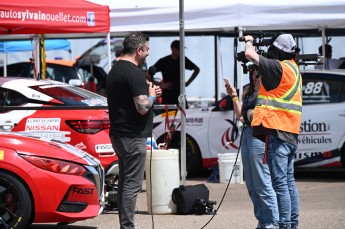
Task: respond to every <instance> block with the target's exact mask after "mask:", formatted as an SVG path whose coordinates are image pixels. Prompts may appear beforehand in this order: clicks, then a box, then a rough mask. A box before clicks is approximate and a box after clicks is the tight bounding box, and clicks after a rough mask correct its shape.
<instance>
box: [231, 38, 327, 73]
mask: <svg viewBox="0 0 345 229" xmlns="http://www.w3.org/2000/svg"><path fill="white" fill-rule="evenodd" d="M252 36H253V38H254V40H253V46H255V48H256V53H257V54H259V55H261V56H267V52H265V51H264V48H265V47H267V46H270V45H272V44H273V38H272V37H276V36H277V34H265V33H262V32H259V33H253V34H252ZM268 37H269V38H268ZM238 40H239V41H240V42H245V38H244V36H243V37H239V38H238ZM236 60H237V61H239V62H242V64H241V66H242V68H243V74H247V73H248V72H250V71H252V70H253V69H255V68H254V67H253V65H248V62H249V61H248V60H247V58H246V57H245V52H244V51H242V52H239V53H236ZM321 60H322V57H321V56H319V55H317V54H305V55H300V56H299V60H298V62H297V63H296V64H297V65H303V66H307V65H319V64H322V61H321Z"/></svg>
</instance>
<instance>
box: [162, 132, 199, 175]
mask: <svg viewBox="0 0 345 229" xmlns="http://www.w3.org/2000/svg"><path fill="white" fill-rule="evenodd" d="M157 142H158V143H162V142H164V136H163V138H159V139H158V140H157ZM168 148H169V149H179V158H181V150H180V149H181V133H180V132H175V133H174V135H173V136H172V139H171V142H170V144H169V145H168ZM179 164H180V171H181V160H179ZM186 170H187V177H188V178H191V177H197V176H200V175H201V172H202V158H201V152H200V149H199V146H198V144H197V143H196V142H195V140H194V139H193V138H192V137H190V136H189V135H186Z"/></svg>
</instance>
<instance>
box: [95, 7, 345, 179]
mask: <svg viewBox="0 0 345 229" xmlns="http://www.w3.org/2000/svg"><path fill="white" fill-rule="evenodd" d="M89 1H92V2H95V3H98V4H103V5H109V8H110V33H111V36H123V35H125V34H127V33H128V32H134V31H141V32H145V33H149V34H156V35H157V36H164V35H169V34H171V33H177V32H179V36H180V40H181V47H184V35H185V32H186V33H191V34H192V33H196V34H197V33H201V34H202V33H204V34H205V33H208V34H215V35H222V34H224V35H226V34H232V36H242V34H243V33H249V31H288V30H293V31H295V32H296V31H300V32H303V33H304V34H308V33H314V34H315V33H318V34H319V35H320V36H321V35H322V36H323V43H325V36H326V35H327V32H329V31H331V30H332V31H333V32H338V31H341V32H342V33H343V32H344V31H345V1H343V0H318V1H315V0H304V1H300V0H290V1H286V2H281V1H280V2H278V1H273V0H265V1H257V0H247V1H240V0H231V1H230V0H214V1H209V0H185V1H184V0H179V1H177V0H170V1H161V0H127V1H110V0H89ZM343 34H344V33H343ZM217 47H218V46H217ZM217 47H216V49H217V50H218V48H217ZM219 51H220V50H219ZM220 55H221V54H220V52H219V53H218V55H217V63H219V62H220ZM181 59H184V52H183V51H182V52H181ZM217 65H218V64H217ZM181 72H183V66H182V65H181ZM217 72H218V73H219V72H220V71H217ZM240 72H241V73H242V71H240ZM241 73H240V74H241ZM220 74H222V73H220ZM181 75H182V76H181V85H182V84H183V83H184V81H185V79H184V74H181ZM215 77H216V78H217V79H219V77H218V76H217V75H216V76H215ZM240 79H242V77H240ZM217 85H219V83H217ZM217 85H216V91H217ZM239 86H240V88H242V84H241V83H240V85H239ZM184 94H185V91H184V87H181V95H184ZM181 120H183V118H182V117H181ZM182 127H183V123H182ZM182 130H183V129H182ZM182 132H183V131H182ZM182 137H183V134H182V136H181V138H182ZM181 148H182V149H181V150H182V151H183V150H185V148H184V147H183V146H182V147H181ZM181 153H183V152H181ZM183 155H184V154H182V158H183ZM183 163H185V162H182V166H183ZM182 168H183V167H182ZM184 175H185V174H182V178H183V177H184Z"/></svg>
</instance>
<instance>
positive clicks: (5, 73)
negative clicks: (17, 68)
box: [4, 53, 8, 77]
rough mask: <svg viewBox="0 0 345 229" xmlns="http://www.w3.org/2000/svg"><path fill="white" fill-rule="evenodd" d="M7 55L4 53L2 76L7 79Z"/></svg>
mask: <svg viewBox="0 0 345 229" xmlns="http://www.w3.org/2000/svg"><path fill="white" fill-rule="evenodd" d="M7 61H8V59H7V53H4V76H5V77H7Z"/></svg>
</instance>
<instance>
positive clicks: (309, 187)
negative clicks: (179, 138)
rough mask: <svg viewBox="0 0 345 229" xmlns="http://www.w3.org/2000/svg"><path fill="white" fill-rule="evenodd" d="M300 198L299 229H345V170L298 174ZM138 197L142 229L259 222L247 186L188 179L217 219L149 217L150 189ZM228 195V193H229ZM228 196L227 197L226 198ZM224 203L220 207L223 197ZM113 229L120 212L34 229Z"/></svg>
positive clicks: (232, 228) (230, 227) (231, 227)
mask: <svg viewBox="0 0 345 229" xmlns="http://www.w3.org/2000/svg"><path fill="white" fill-rule="evenodd" d="M295 178H296V182H297V187H298V190H299V195H300V227H299V229H328V228H329V229H344V228H345V170H338V169H337V170H307V171H305V170H302V171H296V172H295ZM145 183H146V182H145V181H144V183H143V190H142V192H141V193H140V194H139V196H138V201H137V209H138V212H137V214H136V216H135V220H136V223H137V225H138V226H140V227H141V229H151V228H152V229H154V228H156V229H180V228H181V229H182V228H183V229H199V228H205V229H223V228H224V229H237V228H241V229H242V228H244V229H247V228H248V229H254V228H255V226H256V220H255V218H254V215H253V207H252V204H251V201H250V199H249V196H248V193H247V190H246V187H245V184H244V183H243V184H230V185H229V187H228V188H227V184H221V183H208V182H207V177H201V178H197V179H187V182H186V185H192V184H201V183H204V184H205V185H206V186H207V187H208V188H209V191H210V200H212V201H216V202H217V205H215V206H214V208H215V209H217V214H215V215H214V216H213V215H176V214H166V215H149V214H148V206H147V200H146V186H145ZM225 192H226V193H225ZM224 193H225V194H224ZM223 196H224V200H223V202H222V203H221V204H220V202H221V200H222V197H223ZM54 228H59V229H95V228H98V229H109V228H119V224H118V214H117V212H116V211H111V212H107V213H103V214H101V215H99V216H97V217H96V218H93V219H89V220H84V221H79V222H75V223H73V224H70V225H66V226H59V227H56V224H34V225H32V226H31V227H30V229H54Z"/></svg>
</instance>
